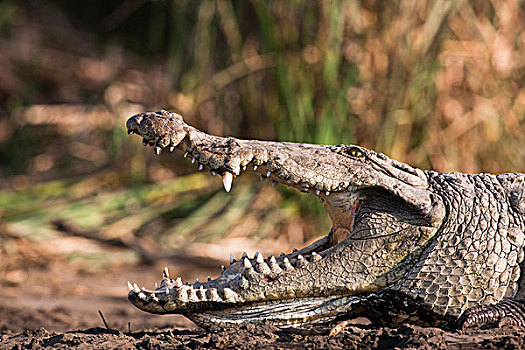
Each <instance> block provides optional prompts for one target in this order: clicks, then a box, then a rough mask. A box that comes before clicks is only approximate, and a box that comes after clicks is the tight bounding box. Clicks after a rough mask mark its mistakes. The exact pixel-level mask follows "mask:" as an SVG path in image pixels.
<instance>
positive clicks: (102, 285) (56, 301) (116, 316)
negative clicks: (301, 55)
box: [0, 261, 525, 349]
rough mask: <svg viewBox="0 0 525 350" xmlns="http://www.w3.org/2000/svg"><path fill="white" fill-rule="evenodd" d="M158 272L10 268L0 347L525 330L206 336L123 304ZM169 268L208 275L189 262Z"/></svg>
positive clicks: (353, 342) (296, 344) (516, 336)
mask: <svg viewBox="0 0 525 350" xmlns="http://www.w3.org/2000/svg"><path fill="white" fill-rule="evenodd" d="M170 266H173V265H170ZM161 270H162V266H161V265H158V266H157V264H155V265H154V266H147V267H144V268H138V267H129V266H128V267H126V266H121V267H118V268H115V267H113V268H110V269H105V270H97V271H94V272H86V271H83V270H79V269H75V268H72V267H71V266H70V264H68V263H66V262H62V263H60V261H55V262H53V263H48V264H46V266H33V267H29V268H26V269H20V270H13V271H14V272H11V273H9V274H6V276H5V277H4V280H3V281H2V295H3V297H2V299H1V300H0V334H1V338H0V349H40V348H57V349H70V348H71V349H73V348H74V349H87V348H104V349H117V348H118V349H135V348H138V349H175V348H177V349H179V348H180V349H186V348H190V349H195V348H232V349H252V348H257V349H264V348H272V349H274V348H278V349H288V348H305V349H314V348H315V349H317V348H333V349H343V348H344V349H352V348H379V349H392V348H429V349H430V348H432V349H448V348H461V349H472V348H474V349H476V348H483V349H491V348H506V349H523V348H525V331H524V330H521V329H517V328H512V327H506V328H499V329H485V330H467V331H464V332H460V331H457V330H449V331H447V330H443V329H439V328H423V327H417V326H412V325H406V326H403V327H400V328H387V327H376V326H374V325H372V324H370V322H369V321H368V320H366V319H362V318H361V319H356V320H354V321H353V322H351V323H350V324H349V325H348V326H347V327H346V328H345V329H344V330H343V331H342V332H340V333H339V334H337V335H336V336H333V337H330V336H328V335H322V334H313V333H312V334H305V333H303V332H301V331H300V330H294V331H286V330H280V329H277V328H275V327H272V326H270V325H261V326H254V325H247V326H242V327H237V328H235V329H225V330H219V331H215V332H206V331H203V330H201V329H199V328H197V327H196V326H195V325H194V324H193V323H191V322H189V321H188V320H186V319H185V318H183V317H181V316H176V315H175V316H158V315H150V314H147V313H143V312H141V311H139V310H137V309H136V308H135V307H133V306H132V305H131V304H130V303H129V302H128V301H127V299H126V294H127V288H126V281H127V280H128V279H129V280H131V281H144V282H146V283H145V285H149V284H147V283H149V282H152V281H154V280H155V278H154V277H155V276H157V275H159V271H161ZM172 270H173V272H175V273H182V274H184V271H190V270H191V273H193V272H195V271H196V273H198V274H200V275H203V274H204V275H205V274H206V273H207V272H209V271H207V269H206V268H200V269H199V268H196V267H195V266H194V265H193V266H184V265H182V266H179V268H178V269H177V266H176V265H175V266H173V267H172ZM99 310H100V311H101V313H102V315H103V316H104V319H105V320H106V322H107V324H108V327H109V329H107V328H106V327H105V326H104V323H103V320H102V318H101V316H100V315H99V312H98V311H99Z"/></svg>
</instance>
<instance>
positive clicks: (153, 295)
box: [150, 293, 159, 302]
mask: <svg viewBox="0 0 525 350" xmlns="http://www.w3.org/2000/svg"><path fill="white" fill-rule="evenodd" d="M150 296H151V299H153V300H155V301H156V302H159V298H157V296H156V295H155V294H154V293H151V295H150Z"/></svg>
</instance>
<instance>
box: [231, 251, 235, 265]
mask: <svg viewBox="0 0 525 350" xmlns="http://www.w3.org/2000/svg"><path fill="white" fill-rule="evenodd" d="M235 261H236V260H235V258H234V257H233V254H230V265H231V264H233V263H234V262H235Z"/></svg>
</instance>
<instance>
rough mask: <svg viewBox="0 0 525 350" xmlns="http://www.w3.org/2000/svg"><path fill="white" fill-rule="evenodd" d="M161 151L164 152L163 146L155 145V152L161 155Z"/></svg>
mask: <svg viewBox="0 0 525 350" xmlns="http://www.w3.org/2000/svg"><path fill="white" fill-rule="evenodd" d="M160 152H162V148H160V147H159V146H157V147H155V153H156V154H157V155H159V154H160Z"/></svg>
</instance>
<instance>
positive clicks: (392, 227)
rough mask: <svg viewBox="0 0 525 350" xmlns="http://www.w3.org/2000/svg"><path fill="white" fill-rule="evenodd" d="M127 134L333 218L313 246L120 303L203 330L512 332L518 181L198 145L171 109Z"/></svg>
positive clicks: (359, 157) (361, 152)
mask: <svg viewBox="0 0 525 350" xmlns="http://www.w3.org/2000/svg"><path fill="white" fill-rule="evenodd" d="M127 128H128V133H135V134H138V135H140V136H142V138H143V143H144V145H148V144H149V145H152V146H154V150H155V153H157V154H160V153H161V151H162V150H163V149H166V148H168V149H169V150H170V151H173V150H174V149H175V148H179V149H181V150H182V151H183V152H185V154H184V155H185V156H186V157H191V160H192V163H193V162H195V161H197V164H198V167H199V170H202V169H203V168H205V167H206V168H208V169H209V170H210V171H211V173H212V174H214V175H215V174H218V175H220V176H222V180H223V184H224V187H225V189H226V191H229V190H230V188H231V186H232V181H233V180H234V178H235V177H236V176H239V175H241V173H242V172H243V171H248V170H251V171H254V172H257V173H260V174H261V175H262V176H263V177H266V178H270V179H271V180H274V181H276V182H279V183H282V184H285V185H287V186H290V187H294V188H297V189H299V190H300V191H303V192H307V193H310V194H312V195H314V196H316V197H317V198H318V199H319V200H320V201H321V203H322V204H323V206H324V207H325V209H326V211H327V212H328V215H329V216H330V218H331V220H332V229H331V230H330V233H329V234H328V235H327V236H325V237H324V238H321V239H319V240H318V241H317V242H315V243H313V244H311V245H310V246H308V247H306V248H303V249H301V250H298V251H294V252H292V253H290V254H284V253H281V256H279V257H274V256H270V257H268V258H264V257H263V256H262V255H261V254H259V253H256V254H255V256H254V257H253V258H250V257H248V256H247V255H246V253H245V254H243V256H242V257H241V258H240V259H239V260H238V261H237V260H236V259H235V258H233V257H232V256H230V262H231V264H230V266H229V267H228V268H225V269H223V272H222V274H221V275H220V276H219V277H218V278H216V279H209V280H208V281H206V282H198V281H196V282H195V283H194V284H183V283H182V280H181V279H180V277H179V278H176V279H173V278H170V276H169V273H168V270H167V269H165V271H164V278H163V280H162V282H161V283H160V286H156V287H155V289H153V290H147V289H144V288H139V287H138V286H137V285H136V284H134V285H132V284H130V283H129V282H128V287H129V288H130V292H129V294H128V298H129V300H130V301H131V302H132V303H133V304H134V305H135V306H137V307H138V308H140V309H142V310H144V311H148V312H151V313H156V314H167V313H177V314H182V315H184V316H186V317H188V318H189V319H191V320H192V321H193V322H195V323H196V324H198V325H199V326H202V327H204V328H212V327H214V326H216V325H231V324H241V323H258V322H269V323H271V324H274V325H277V326H280V327H290V326H294V327H296V326H315V325H320V324H328V323H332V322H337V321H341V320H345V319H348V318H352V317H355V316H357V315H365V316H366V317H368V318H369V319H370V320H372V321H373V322H377V323H380V324H387V325H399V324H401V323H404V322H412V323H418V324H422V325H435V326H442V327H453V326H455V325H459V327H468V326H481V325H485V324H501V323H510V324H517V325H519V326H525V278H524V277H523V275H525V274H524V273H523V272H524V271H523V270H524V269H525V266H524V265H525V263H524V262H523V260H524V246H525V233H524V232H525V231H524V230H525V175H524V174H501V175H490V174H461V173H438V172H435V171H423V170H420V169H417V168H413V167H411V166H409V165H407V164H404V163H401V162H398V161H395V160H392V159H390V158H388V157H387V156H385V155H384V154H381V153H377V152H374V151H371V150H368V149H366V148H363V147H359V146H354V145H338V146H325V145H313V144H301V143H289V142H267V141H256V140H241V139H236V138H233V137H217V136H212V135H208V134H206V133H204V132H202V131H199V130H197V129H195V128H193V127H191V126H189V125H187V124H185V123H184V121H183V119H182V117H181V116H180V115H178V114H175V113H170V112H166V111H158V112H151V113H142V114H137V115H135V116H133V117H131V118H130V119H129V120H128V121H127Z"/></svg>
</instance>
